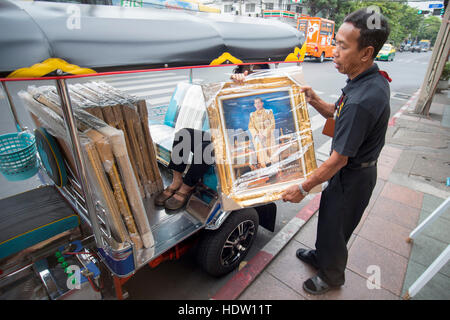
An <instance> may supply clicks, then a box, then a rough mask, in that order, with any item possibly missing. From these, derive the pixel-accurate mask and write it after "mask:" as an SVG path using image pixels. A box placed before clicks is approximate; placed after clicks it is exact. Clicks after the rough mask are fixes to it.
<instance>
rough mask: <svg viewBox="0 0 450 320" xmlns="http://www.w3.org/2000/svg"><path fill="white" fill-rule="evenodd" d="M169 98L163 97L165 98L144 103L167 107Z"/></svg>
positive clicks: (150, 99) (149, 99)
mask: <svg viewBox="0 0 450 320" xmlns="http://www.w3.org/2000/svg"><path fill="white" fill-rule="evenodd" d="M170 99H171V96H165V97H161V98H155V99H152V98H148V99H146V100H145V101H148V102H149V103H150V105H151V106H164V105H168V104H169V102H170Z"/></svg>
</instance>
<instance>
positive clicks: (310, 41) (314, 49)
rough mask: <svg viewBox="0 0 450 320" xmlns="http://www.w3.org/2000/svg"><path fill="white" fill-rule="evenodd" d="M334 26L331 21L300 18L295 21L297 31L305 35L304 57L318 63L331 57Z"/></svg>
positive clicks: (307, 17) (316, 18)
mask: <svg viewBox="0 0 450 320" xmlns="http://www.w3.org/2000/svg"><path fill="white" fill-rule="evenodd" d="M334 26H335V23H334V21H332V20H327V19H324V18H319V17H309V16H302V17H300V18H298V20H297V29H298V30H299V31H303V32H304V33H305V38H306V54H305V57H315V58H316V59H318V60H319V61H320V62H323V61H324V60H325V58H331V57H332V56H333V50H334V48H335V45H334Z"/></svg>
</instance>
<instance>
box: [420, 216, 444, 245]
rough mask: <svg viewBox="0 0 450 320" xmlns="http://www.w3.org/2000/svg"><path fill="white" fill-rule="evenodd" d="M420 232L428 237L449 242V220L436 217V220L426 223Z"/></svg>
mask: <svg viewBox="0 0 450 320" xmlns="http://www.w3.org/2000/svg"><path fill="white" fill-rule="evenodd" d="M422 233H423V234H424V235H427V236H429V237H430V238H433V239H436V240H439V241H442V242H444V243H450V220H447V219H444V218H441V217H438V218H436V220H434V221H432V222H431V223H428V224H427V225H426V226H425V229H423V231H422Z"/></svg>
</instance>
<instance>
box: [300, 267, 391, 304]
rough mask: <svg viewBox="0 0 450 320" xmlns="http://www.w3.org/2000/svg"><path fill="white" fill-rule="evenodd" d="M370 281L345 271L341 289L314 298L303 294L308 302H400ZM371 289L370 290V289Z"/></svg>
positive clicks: (347, 270) (305, 293)
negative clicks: (370, 284) (372, 284)
mask: <svg viewBox="0 0 450 320" xmlns="http://www.w3.org/2000/svg"><path fill="white" fill-rule="evenodd" d="M368 281H369V280H367V279H366V278H364V277H361V276H360V275H358V274H356V273H355V272H353V271H351V270H349V269H346V270H345V283H344V285H343V286H342V287H340V288H339V289H333V290H330V291H328V292H327V293H325V294H323V295H320V296H314V295H311V294H309V293H307V292H306V291H303V294H304V295H305V297H306V298H307V299H308V300H399V299H400V297H398V296H396V295H395V294H393V293H392V292H389V291H388V290H386V289H383V288H382V287H378V288H376V287H374V286H370V287H369V285H368V283H367V282H368ZM369 288H370V289H369Z"/></svg>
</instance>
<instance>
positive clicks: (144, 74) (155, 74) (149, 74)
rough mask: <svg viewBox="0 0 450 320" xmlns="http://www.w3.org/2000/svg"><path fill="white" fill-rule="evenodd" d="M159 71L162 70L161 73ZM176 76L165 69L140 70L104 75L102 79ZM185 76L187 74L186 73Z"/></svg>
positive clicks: (115, 79)
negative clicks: (154, 70)
mask: <svg viewBox="0 0 450 320" xmlns="http://www.w3.org/2000/svg"><path fill="white" fill-rule="evenodd" d="M161 72H164V73H163V74H162V73H161ZM174 75H175V76H176V75H178V74H177V73H174V72H167V73H166V72H165V71H156V72H142V73H130V74H124V75H120V76H104V77H103V78H102V79H104V80H108V81H114V82H115V81H124V80H130V79H144V78H158V77H161V76H164V77H168V76H174ZM186 76H187V75H186Z"/></svg>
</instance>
